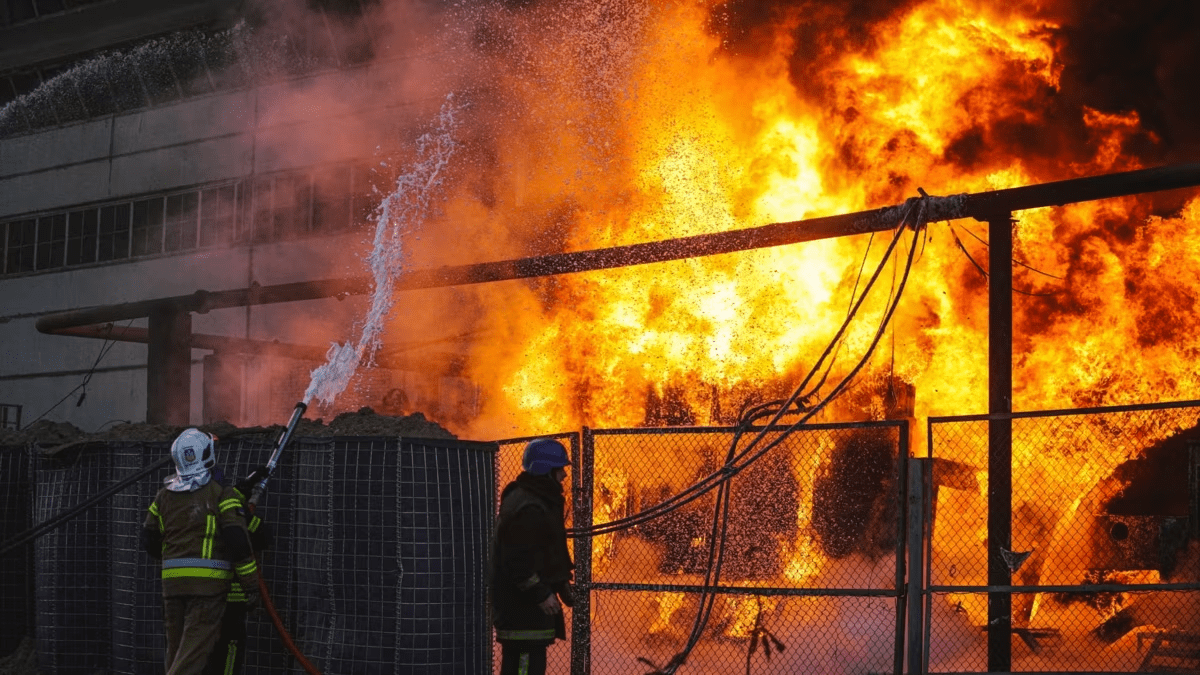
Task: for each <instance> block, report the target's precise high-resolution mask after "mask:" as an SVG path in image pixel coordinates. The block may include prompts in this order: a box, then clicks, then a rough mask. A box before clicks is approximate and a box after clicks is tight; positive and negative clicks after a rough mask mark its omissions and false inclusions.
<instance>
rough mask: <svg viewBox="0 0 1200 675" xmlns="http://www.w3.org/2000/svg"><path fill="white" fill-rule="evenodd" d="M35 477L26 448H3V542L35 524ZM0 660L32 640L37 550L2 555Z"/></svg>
mask: <svg viewBox="0 0 1200 675" xmlns="http://www.w3.org/2000/svg"><path fill="white" fill-rule="evenodd" d="M32 491H33V476H32V475H31V474H30V457H29V451H27V450H26V448H25V447H24V446H15V447H0V513H3V514H4V517H3V519H2V520H0V542H4V541H9V540H10V539H12V538H13V537H16V536H17V535H18V534H20V533H21V532H23V531H24V530H26V529H27V528H29V527H30V526H31V525H32V524H33V518H32V514H31V513H30V508H31V506H32ZM0 569H3V570H4V573H3V574H0V658H3V657H4V656H7V655H8V654H11V653H12V652H13V651H15V650H16V649H17V647H19V646H20V644H21V641H22V640H24V639H27V638H32V637H33V635H32V628H33V547H32V545H28V546H20V547H16V548H14V549H12V550H10V551H7V552H5V553H3V554H0Z"/></svg>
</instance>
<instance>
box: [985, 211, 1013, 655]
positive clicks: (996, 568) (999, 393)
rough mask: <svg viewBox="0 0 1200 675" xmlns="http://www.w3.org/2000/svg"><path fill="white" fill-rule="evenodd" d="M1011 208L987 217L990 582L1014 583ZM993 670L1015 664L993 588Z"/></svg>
mask: <svg viewBox="0 0 1200 675" xmlns="http://www.w3.org/2000/svg"><path fill="white" fill-rule="evenodd" d="M1013 223H1014V221H1013V219H1012V214H1011V213H1001V214H996V215H995V216H992V217H990V218H989V219H988V256H989V257H988V261H989V265H990V267H989V269H990V276H989V277H988V412H989V413H991V414H992V415H994V417H992V418H991V419H989V420H988V517H987V533H988V586H1010V585H1011V584H1012V570H1010V569H1009V567H1008V565H1007V562H1006V561H1005V556H1006V555H1008V554H1009V551H1011V550H1012V420H1011V419H1009V418H1006V417H1003V416H1004V415H1006V414H1010V413H1012V329H1013V324H1012V245H1013ZM987 628H988V631H987V635H988V672H992V673H1007V672H1008V671H1010V670H1011V669H1012V594H1011V593H1007V592H1002V591H989V592H988V624H987Z"/></svg>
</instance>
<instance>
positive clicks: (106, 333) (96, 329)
mask: <svg viewBox="0 0 1200 675" xmlns="http://www.w3.org/2000/svg"><path fill="white" fill-rule="evenodd" d="M110 326H112V324H98V325H97V324H91V325H87V326H71V327H67V328H60V329H58V330H56V331H54V334H55V335H67V336H71V337H86V338H98V339H101V340H112V341H113V342H132V343H139V344H149V342H150V331H148V330H146V329H145V328H138V327H137V326H113V327H112V328H111V329H110ZM435 342H440V341H435ZM189 346H190V347H191V348H192V349H207V350H211V351H214V352H219V353H221V354H246V355H252V356H257V355H266V356H282V357H286V358H289V359H301V360H308V361H324V360H325V359H326V357H327V356H328V351H329V348H328V347H318V346H315V345H304V344H296V343H294V342H276V341H274V340H253V339H249V338H239V337H230V336H226V335H209V334H206V333H192V334H191V336H190V343H189ZM415 346H420V345H412V344H400V345H396V346H394V347H391V348H389V349H384V350H380V351H379V352H378V353H377V354H375V358H374V361H373V364H374V365H376V366H378V367H380V368H394V369H397V370H417V369H419V366H421V365H426V366H428V365H430V364H436V365H437V366H438V367H440V368H450V369H453V368H455V367H458V366H461V365H462V360H463V357H462V356H461V355H459V354H455V353H452V352H444V351H437V352H429V351H426V352H422V353H420V354H412V355H410V354H406V353H405V352H408V351H410V350H411V349H412V348H414V347H415ZM81 372H86V371H81ZM0 379H3V378H0Z"/></svg>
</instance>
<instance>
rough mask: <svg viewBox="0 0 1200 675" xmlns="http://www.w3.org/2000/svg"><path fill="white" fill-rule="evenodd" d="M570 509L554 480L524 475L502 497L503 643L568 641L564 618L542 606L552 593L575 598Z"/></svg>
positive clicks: (497, 583) (498, 555)
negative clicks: (568, 522)
mask: <svg viewBox="0 0 1200 675" xmlns="http://www.w3.org/2000/svg"><path fill="white" fill-rule="evenodd" d="M565 506H566V500H565V499H564V497H563V491H562V485H561V484H559V482H558V481H556V480H554V478H552V477H550V476H535V475H533V474H530V473H522V474H521V475H519V476H517V479H516V480H514V481H513V482H511V483H509V484H508V485H507V486H505V488H504V491H503V492H501V495H500V515H499V517H498V518H497V520H496V534H495V537H494V538H493V546H492V584H491V587H492V606H493V609H494V611H495V617H494V618H495V626H496V639H497V640H499V641H500V642H523V643H540V644H549V643H551V642H554V640H555V638H558V639H563V640H565V639H566V626H565V625H564V623H563V615H562V614H561V613H560V614H556V615H553V616H551V615H547V614H546V613H544V612H542V610H541V608H540V607H538V603H540V602H542V601H543V600H545V599H546V598H548V597H550V595H551V594H552V593H559V594H560V595H562V596H568V594H569V590H568V584H569V583H570V581H571V578H572V570H573V569H574V568H575V565H574V564H573V563H572V562H571V556H570V553H568V551H567V531H566V523H565V520H564V509H565ZM568 601H569V597H568Z"/></svg>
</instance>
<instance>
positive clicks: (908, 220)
mask: <svg viewBox="0 0 1200 675" xmlns="http://www.w3.org/2000/svg"><path fill="white" fill-rule="evenodd" d="M924 222H925V221H924V203H923V198H922V199H915V200H910V203H909V204H908V205H907V207H906V209H905V210H904V212H903V213H902V215H901V218H900V222H899V226H898V227H897V228H896V232H895V235H894V236H893V237H892V240H891V242H890V243H889V244H888V247H887V250H886V251H885V252H884V254H883V257H882V259H881V260H880V263H879V265H877V266H876V268H875V271H874V272H873V273H872V275H871V278H870V279H869V280H868V282H867V284H866V286H865V287H864V288H863V292H862V294H861V295H860V296H859V297H858V298H857V300H856V301H855V302H854V305H853V308H852V310H851V312H850V313H849V314H848V315H847V318H846V320H845V321H843V322H842V325H841V326H840V327H839V328H838V331H837V333H836V334H835V335H834V336H833V338H832V339H831V341H830V342H829V344H828V345H827V346H826V348H825V350H824V351H823V352H822V353H821V355H820V357H819V358H818V359H817V361H816V362H815V363H814V364H813V366H812V368H811V369H810V370H809V371H808V373H807V374H806V375H805V377H804V379H803V381H801V383H800V385H799V386H797V387H796V389H795V390H794V391H793V392H792V394H791V396H789V397H788V399H787V400H786V401H785V402H784V403H783V404H782V405H780V406H778V407H777V408H775V410H774V412H772V413H770V415H771V418H772V419H771V421H770V422H768V423H767V424H766V425H765V426H764V428H763V430H761V431H759V432H758V434H756V435H755V437H754V438H753V439H752V440H751V441H750V442H749V444H748V445H747V447H746V448H745V449H743V450H742V451H741V452H739V453H738V454H737V455H736V456H735V457H734V462H732V463H730V464H728V465H727V466H725V467H722V468H721V469H719V470H717V471H714V472H713V473H711V474H709V475H708V476H706V477H704V478H702V479H701V480H699V481H697V482H696V483H693V484H692V485H691V486H690V487H688V488H686V489H685V490H683V491H681V492H679V493H677V494H675V495H673V496H672V497H670V498H668V499H667V500H665V501H663V502H660V503H659V504H656V505H654V506H652V507H650V508H648V509H646V510H644V511H641V512H639V513H636V514H633V515H630V516H626V517H624V518H618V519H616V520H612V521H608V522H606V523H601V524H600V525H593V526H592V527H589V528H584V529H578V528H573V529H571V530H568V532H567V534H568V536H570V537H577V536H582V535H584V534H590V535H599V534H608V533H612V532H617V531H620V530H624V529H628V528H630V527H634V526H636V525H639V524H641V523H645V522H648V521H650V520H653V519H655V518H658V517H659V516H662V515H664V514H666V513H670V512H671V511H674V510H676V509H678V508H681V507H682V506H685V505H687V504H689V503H691V502H693V501H695V500H696V499H699V498H700V497H702V496H704V495H705V494H707V493H708V492H710V491H711V490H713V489H715V488H716V487H718V486H719V485H720V484H721V483H723V482H725V481H727V480H728V479H729V478H731V477H732V476H733V475H736V474H737V473H738V472H739V471H741V469H742V468H745V464H741V465H738V464H736V462H738V460H741V459H743V458H744V457H746V456H747V455H748V454H749V453H750V452H751V451H752V450H753V449H754V447H755V446H756V445H757V444H758V443H759V442H760V441H762V439H763V438H765V437H766V435H767V434H768V433H770V431H769V430H770V429H771V428H772V427H774V425H775V424H776V423H777V422H778V421H779V420H780V419H781V418H782V417H783V416H784V415H786V414H788V413H789V411H792V406H793V405H796V404H797V403H798V402H799V403H800V405H798V406H797V408H796V412H805V411H808V414H806V415H805V416H804V417H803V418H802V419H801V422H798V423H796V424H794V425H793V426H792V427H790V428H789V430H788V431H787V432H786V433H790V432H791V431H792V430H794V429H795V428H796V427H798V426H799V424H801V423H803V422H804V421H807V420H808V419H811V417H812V415H814V414H815V413H816V412H819V410H820V409H821V408H823V407H824V406H825V405H826V404H828V402H829V400H831V399H830V398H827V399H825V400H824V401H822V402H821V403H820V404H819V405H818V406H816V407H812V408H810V407H807V406H805V405H804V402H805V401H806V400H809V399H811V398H812V396H813V395H814V394H815V391H809V392H808V393H807V394H806V393H805V392H806V390H807V388H808V385H809V383H810V382H811V381H812V379H813V377H814V376H815V375H816V373H818V372H819V371H820V370H821V368H822V367H823V366H824V365H825V360H826V359H828V358H829V357H830V354H831V352H832V351H833V350H834V349H835V347H836V345H837V344H838V342H839V341H840V340H841V339H842V336H843V335H844V334H845V332H846V330H847V329H848V328H849V325H850V323H851V321H853V319H854V317H855V316H857V314H858V311H859V310H860V309H861V307H862V304H863V302H864V301H865V300H866V298H867V296H868V295H869V294H870V291H871V289H872V288H873V287H874V285H875V283H876V282H877V281H878V280H879V277H880V275H881V274H882V272H883V270H884V269H885V268H886V266H887V262H888V260H890V258H891V255H892V252H893V251H894V250H895V248H896V245H897V244H898V243H899V242H900V240H901V236H902V235H903V233H904V230H905V228H906V227H911V228H912V229H913V230H914V232H915V233H918V234H919V233H920V231H921V230H922V229H923V226H924ZM915 250H916V246H915V245H914V246H912V247H910V256H909V258H910V260H911V258H912V254H913V253H915ZM889 316H890V314H889ZM860 367H861V365H860ZM857 370H858V368H856V369H855V371H854V372H855V373H857ZM842 388H844V387H843V386H842V385H841V384H839V387H838V388H837V389H836V390H835V391H838V392H840V391H841V389H842ZM766 405H767V406H769V407H773V406H771V404H766ZM761 407H762V406H760V408H761ZM768 409H769V408H768ZM762 416H766V415H762ZM760 417H761V416H760ZM786 433H785V435H786ZM779 440H780V439H777V440H776V442H774V443H772V444H771V445H770V446H768V447H774V445H775V444H777V442H778V441H779ZM761 454H762V453H761V452H760V453H758V454H756V455H754V458H757V457H760V456H761Z"/></svg>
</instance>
